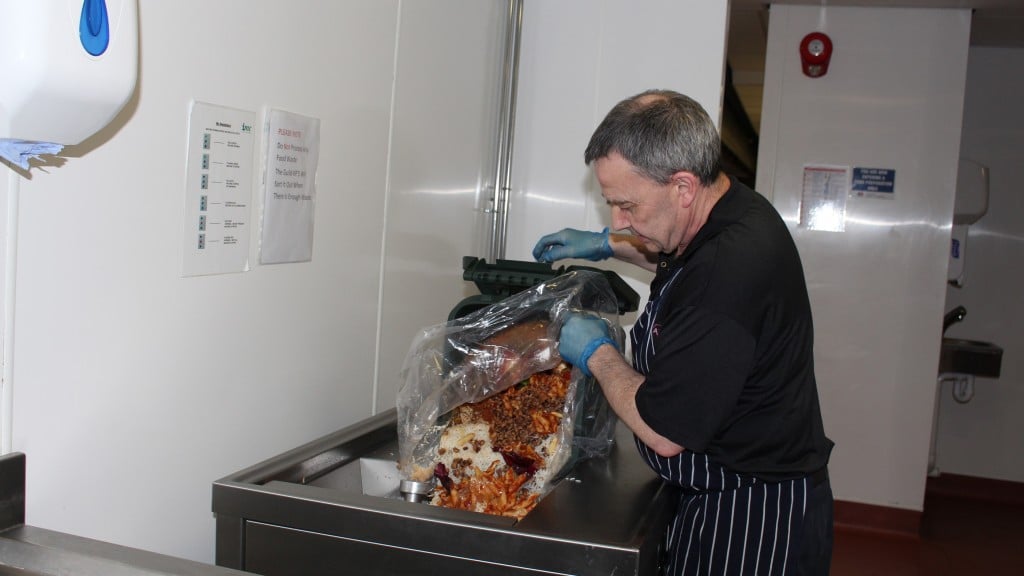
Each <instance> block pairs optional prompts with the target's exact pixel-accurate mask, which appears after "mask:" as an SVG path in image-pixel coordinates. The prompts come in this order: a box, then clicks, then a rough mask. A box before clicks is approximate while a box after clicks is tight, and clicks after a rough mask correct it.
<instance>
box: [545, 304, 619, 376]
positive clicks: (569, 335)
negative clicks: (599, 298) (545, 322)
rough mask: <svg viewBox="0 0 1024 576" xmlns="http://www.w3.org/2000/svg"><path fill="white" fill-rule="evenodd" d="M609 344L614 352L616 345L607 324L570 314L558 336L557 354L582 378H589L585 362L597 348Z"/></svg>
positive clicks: (588, 316)
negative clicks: (581, 374) (578, 371)
mask: <svg viewBox="0 0 1024 576" xmlns="http://www.w3.org/2000/svg"><path fill="white" fill-rule="evenodd" d="M605 344H611V345H612V346H613V347H614V348H615V349H616V350H618V349H619V346H618V344H616V343H615V341H614V340H612V338H611V335H610V334H609V333H608V324H606V323H605V322H604V320H601V319H600V318H598V317H597V316H592V315H589V314H579V313H570V314H569V317H568V319H567V320H566V321H565V324H563V325H562V331H561V332H560V333H559V335H558V352H559V354H561V355H562V358H563V359H564V360H565V361H566V362H568V363H569V364H572V365H573V366H576V367H578V368H579V369H580V371H581V372H583V375H584V376H587V377H589V376H591V373H590V368H588V367H587V361H588V360H590V356H591V355H592V354H593V353H594V351H596V350H597V349H598V348H600V347H601V346H603V345H605Z"/></svg>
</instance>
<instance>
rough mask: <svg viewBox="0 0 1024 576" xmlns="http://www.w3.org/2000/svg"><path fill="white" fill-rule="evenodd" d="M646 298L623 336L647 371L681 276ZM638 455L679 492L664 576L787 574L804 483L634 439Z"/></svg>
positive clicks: (804, 497)
mask: <svg viewBox="0 0 1024 576" xmlns="http://www.w3.org/2000/svg"><path fill="white" fill-rule="evenodd" d="M681 271H682V270H681V269H680V270H676V271H675V274H674V275H673V276H672V277H671V278H670V279H669V280H668V281H667V282H665V283H664V285H663V286H662V287H661V289H660V290H659V291H658V293H657V294H654V293H652V294H651V299H650V301H649V302H648V303H647V306H646V308H645V309H644V312H643V313H642V314H641V315H640V316H639V317H638V318H637V321H636V323H635V324H634V326H633V329H632V331H631V332H630V340H631V342H632V345H633V366H634V368H635V369H636V370H637V371H638V372H640V373H641V374H647V369H648V367H649V366H650V361H651V359H652V358H653V357H654V355H655V354H656V353H657V351H656V350H655V347H654V342H653V339H652V338H651V336H652V334H651V330H650V327H651V326H654V324H655V320H656V319H657V317H658V309H659V307H660V302H661V297H662V295H663V294H665V293H666V291H667V290H669V289H670V287H671V286H672V284H673V283H675V281H676V279H677V278H678V276H679V274H680V272H681ZM636 445H637V448H638V449H639V450H640V455H641V456H642V457H643V459H644V460H645V461H646V462H647V464H648V465H649V466H650V467H651V468H652V469H653V470H654V471H655V472H657V473H658V475H660V476H661V477H662V478H663V479H664V480H665V481H666V482H669V483H671V484H674V485H676V486H679V487H681V488H682V490H681V494H680V499H679V507H678V509H677V510H676V516H675V519H674V520H673V522H672V525H671V526H670V527H669V530H668V533H667V534H666V535H665V538H666V552H667V557H666V559H665V572H664V573H665V574H666V575H669V576H680V575H688V576H689V575H698V574H700V575H712V574H714V575H718V574H721V575H727V574H728V575H733V574H735V575H743V576H747V575H754V574H756V575H762V574H763V575H768V576H775V575H785V574H794V573H795V572H796V564H797V558H796V556H795V555H796V553H797V549H798V546H797V543H799V542H800V541H801V536H802V534H801V532H802V528H803V518H804V512H805V510H806V506H807V496H808V491H809V490H810V489H811V483H810V480H809V479H808V478H801V479H797V480H788V481H784V482H765V481H763V480H758V479H757V478H754V477H752V476H746V475H741V474H736V473H734V472H730V471H729V470H727V469H725V468H723V467H721V466H718V465H717V464H715V463H714V462H712V461H711V460H710V459H709V458H708V457H707V456H706V455H704V454H697V453H694V452H691V451H689V450H684V451H683V452H682V453H680V454H678V455H676V456H673V457H671V458H665V457H663V456H659V455H657V454H656V453H655V452H654V451H653V450H651V449H650V448H648V447H647V445H646V444H644V443H643V442H641V441H640V439H639V438H637V439H636Z"/></svg>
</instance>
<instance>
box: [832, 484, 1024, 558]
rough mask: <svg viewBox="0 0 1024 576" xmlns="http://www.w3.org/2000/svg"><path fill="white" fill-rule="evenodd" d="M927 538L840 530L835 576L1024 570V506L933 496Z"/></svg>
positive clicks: (923, 533) (928, 507)
mask: <svg viewBox="0 0 1024 576" xmlns="http://www.w3.org/2000/svg"><path fill="white" fill-rule="evenodd" d="M921 524H922V527H921V538H920V539H917V538H911V537H906V536H892V535H885V534H880V533H871V532H867V531H861V530H848V529H847V530H839V529H837V531H836V533H835V547H834V549H833V554H832V574H831V576H855V575H856V576H871V575H875V574H878V575H885V576H926V575H927V576H946V575H952V574H957V575H974V574H984V575H991V576H998V575H1002V574H1007V575H1014V576H1016V575H1020V574H1024V505H1021V504H1006V503H999V502H985V501H977V500H967V499H963V498H959V497H955V496H946V495H940V496H937V495H932V494H929V495H928V496H927V498H926V500H925V505H924V514H923V516H922V519H921Z"/></svg>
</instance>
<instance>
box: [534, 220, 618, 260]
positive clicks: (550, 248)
mask: <svg viewBox="0 0 1024 576" xmlns="http://www.w3.org/2000/svg"><path fill="white" fill-rule="evenodd" d="M612 255H613V252H612V247H611V245H610V244H609V243H608V229H607V228H605V229H604V231H603V232H587V231H584V230H574V229H572V228H565V229H564V230H561V231H559V232H555V233H553V234H548V235H547V236H545V237H543V238H541V239H540V240H539V241H538V242H537V245H536V246H534V247H533V258H534V259H535V260H537V261H538V262H554V261H555V260H562V259H565V258H583V259H586V260H594V261H597V260H605V259H607V258H611V257H612Z"/></svg>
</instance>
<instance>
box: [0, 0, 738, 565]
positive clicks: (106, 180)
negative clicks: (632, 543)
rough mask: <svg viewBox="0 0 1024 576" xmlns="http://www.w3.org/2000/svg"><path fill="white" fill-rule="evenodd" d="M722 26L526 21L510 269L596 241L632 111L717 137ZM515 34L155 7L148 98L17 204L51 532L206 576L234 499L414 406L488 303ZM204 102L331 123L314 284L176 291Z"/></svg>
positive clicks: (293, 13) (415, 5) (362, 1)
mask: <svg viewBox="0 0 1024 576" xmlns="http://www.w3.org/2000/svg"><path fill="white" fill-rule="evenodd" d="M726 8H727V6H726V2H725V1H724V0H714V1H707V2H702V3H679V2H671V1H668V0H650V1H646V2H642V3H639V2H635V1H628V0H607V1H604V2H601V3H593V2H585V1H582V0H574V1H572V2H559V3H552V2H529V3H527V6H526V18H525V20H526V23H525V28H526V30H525V31H524V45H525V44H530V46H524V54H523V58H524V62H523V72H522V73H523V78H522V79H521V84H520V98H521V100H520V102H521V106H522V107H521V109H520V112H519V114H518V119H519V122H520V133H519V136H518V138H517V142H516V146H517V148H516V150H517V160H516V162H517V167H516V176H514V180H516V181H517V183H516V184H514V185H515V186H518V187H519V188H518V189H517V190H518V191H517V194H518V196H517V198H516V199H515V202H516V203H517V206H518V207H517V209H516V211H515V212H514V213H513V214H512V222H516V221H517V220H518V221H520V222H528V221H529V222H533V218H535V217H537V216H538V215H543V217H544V218H549V219H547V220H544V221H543V222H538V223H537V226H536V227H535V228H532V229H530V230H524V228H517V229H516V230H515V232H513V231H512V230H510V236H511V235H513V234H515V235H516V236H515V239H512V238H510V245H509V257H512V258H528V253H529V248H530V247H532V244H533V242H534V241H535V239H536V236H539V234H540V233H541V232H547V231H548V228H549V227H552V226H555V225H557V226H562V225H590V224H593V225H594V226H597V225H599V223H600V221H601V220H600V218H601V216H598V215H597V212H598V209H597V207H595V206H594V204H593V202H595V200H594V198H593V196H590V197H586V198H588V199H586V200H584V198H585V194H584V191H585V190H593V187H592V185H591V184H589V183H588V179H589V175H588V174H587V172H586V170H585V169H584V167H583V165H582V160H581V155H582V150H583V146H584V145H585V142H586V139H587V138H588V137H589V134H590V131H591V130H593V128H594V127H595V126H596V124H597V122H598V121H599V119H600V117H601V116H602V115H603V114H604V113H605V112H606V111H607V109H608V108H609V107H610V106H611V105H612V104H613V103H614V102H615V101H616V100H618V99H620V98H622V97H625V96H627V95H630V94H632V93H635V92H638V91H640V90H642V89H644V88H648V87H651V86H662V87H670V88H672V87H674V88H676V89H679V90H682V91H684V92H688V93H690V94H692V95H694V96H695V97H697V99H698V100H700V101H701V102H703V103H704V104H705V106H707V107H708V109H709V111H711V112H712V114H713V115H714V114H715V112H716V111H717V110H718V109H719V108H720V106H719V102H720V99H721V82H722V68H723V59H724V49H723V48H724V44H725V40H724V38H725V18H726ZM504 9H505V2H504V1H502V0H495V1H493V2H491V3H482V2H479V0H431V2H429V3H424V2H419V1H416V2H400V1H398V0H387V1H382V0H344V1H341V2H316V1H313V0H296V1H293V2H287V3H282V2H270V1H269V0H249V1H242V0H230V1H229V0H224V1H221V2H214V3H210V2H200V1H198V0H187V1H184V2H161V1H157V0H141V2H140V20H141V26H140V29H141V76H140V80H139V89H138V93H137V94H136V98H135V100H134V101H133V102H132V103H131V104H130V106H129V108H128V109H127V110H126V111H125V113H124V114H123V115H122V116H121V117H120V118H118V119H117V120H116V121H115V124H114V125H113V127H112V128H111V129H110V130H108V131H106V132H105V133H104V134H103V135H101V136H99V137H97V138H96V139H94V140H93V141H91V142H89V143H87V145H85V146H83V147H81V148H80V149H79V150H77V151H75V150H71V151H70V153H71V155H72V156H73V157H71V158H70V159H69V160H68V161H67V163H66V164H65V165H64V166H61V167H59V168H49V169H46V170H40V169H34V170H33V171H32V178H31V179H30V180H19V187H20V197H21V209H20V234H19V236H18V240H19V246H18V249H19V251H18V266H19V267H18V276H17V282H18V284H17V310H16V322H17V324H16V329H15V335H16V349H15V355H14V358H13V359H10V358H9V359H6V360H7V361H13V362H14V370H15V380H14V391H15V404H14V406H15V408H14V420H13V424H14V437H13V447H14V449H15V450H17V451H23V452H25V453H26V454H27V457H28V502H27V508H28V518H27V520H28V522H29V523H30V524H32V525H35V526H39V527H44V528H49V529H54V530H60V531H65V532H70V533H74V534H79V535H83V536H87V537H90V538H96V539H100V540H107V541H111V542H115V543H118V544H123V545H128V546H135V547H140V548H144V549H148V550H154V551H157V552H162V553H166V554H172V555H176V556H183V557H187V558H192V559H196V560H201V561H212V558H213V545H214V537H213V525H214V523H213V516H212V513H211V512H210V489H211V484H212V482H213V481H214V480H216V479H217V478H219V477H221V476H224V475H226V474H229V473H231V472H234V471H237V470H239V469H241V468H243V467H246V466H249V465H252V464H254V463H256V462H258V461H260V460H262V459H264V458H267V457H270V456H273V455H275V454H278V453H280V452H282V451H284V450H286V449H290V448H292V447H294V446H296V445H299V444H301V443H303V442H306V441H309V440H312V439H314V438H316V437H318V436H321V435H323V434H325V433H328V432H331V431H333V430H336V429H338V428H340V427H343V426H345V425H348V424H351V423H353V422H355V421H357V420H360V419H362V418H365V417H366V416H368V415H369V414H370V413H371V412H373V411H374V410H381V409H384V408H387V407H390V406H391V405H393V402H394V394H395V390H396V388H397V382H396V380H395V378H396V375H397V368H398V364H399V362H400V360H401V358H402V357H403V356H404V353H405V351H406V350H407V349H408V345H409V339H410V338H411V335H412V334H414V333H415V331H416V330H417V329H418V328H419V327H422V326H424V325H426V324H432V323H434V322H436V321H440V320H443V319H444V317H446V316H447V313H448V311H449V310H450V308H451V307H452V306H453V305H454V304H455V303H456V302H457V301H458V300H459V298H461V297H462V296H463V295H464V294H465V293H469V292H471V291H472V289H471V287H468V286H466V285H465V283H463V282H461V257H462V256H464V255H469V254H474V253H479V248H480V246H481V245H482V241H481V239H480V238H479V227H480V224H479V219H480V218H481V215H480V211H481V205H482V204H484V203H485V202H486V199H485V198H483V199H482V198H481V193H480V190H481V189H482V188H486V187H487V184H488V182H487V179H488V177H489V168H486V167H482V166H481V164H482V163H488V164H489V163H490V162H491V160H492V159H491V158H490V150H489V146H490V142H489V141H487V140H488V139H489V137H490V135H491V134H492V133H493V131H494V125H493V121H494V117H493V114H492V111H491V110H490V107H491V106H493V104H494V103H493V97H494V94H495V92H494V91H495V90H496V82H497V65H496V64H492V63H494V62H495V61H496V59H497V57H498V54H499V50H500V48H499V45H500V42H501V39H500V34H501V31H500V30H495V29H494V28H495V26H496V25H497V23H498V22H500V20H501V18H500V15H502V14H503V13H504ZM652 27H653V32H652ZM491 33H493V34H494V36H491V35H490V34H491ZM183 39H184V40H183ZM531 46H532V47H531ZM577 72H579V76H576V74H577ZM192 99H197V100H202V101H206V102H210V103H213V104H219V105H224V106H231V107H236V108H241V109H247V110H253V111H257V112H259V111H260V110H261V109H262V108H263V107H264V106H273V107H279V108H284V109H286V110H289V111H292V112H295V113H299V114H304V115H308V116H314V117H317V118H320V120H321V152H320V165H319V166H320V167H319V174H318V178H317V190H318V191H317V193H318V198H317V204H316V226H315V238H314V247H313V259H312V261H311V262H309V263H304V264H292V265H278V266H258V265H255V264H254V267H253V269H252V270H251V271H249V272H246V273H242V274H226V275H217V276H208V277H189V278H183V277H181V254H180V250H181V248H180V246H181V244H182V242H181V237H180V234H181V233H182V232H181V231H182V223H181V218H182V212H183V207H182V204H183V195H184V186H185V182H184V178H185V152H186V148H185V143H186V131H187V112H188V103H189V102H190V101H191V100H192ZM563 137H564V138H566V139H567V140H564V141H563V140H561V139H562V138H563ZM562 144H564V145H565V148H564V149H563V148H562ZM534 146H536V147H538V148H537V150H533V147H534ZM527 151H529V152H527ZM563 154H566V155H568V156H563ZM546 155H550V160H551V163H550V164H549V165H546V166H540V163H541V162H542V158H544V157H545V156H546ZM518 162H523V163H524V164H525V165H524V166H522V167H520V166H518ZM560 166H561V167H564V169H565V172H560V171H559V167H560ZM4 172H5V176H6V171H4ZM531 174H537V176H535V177H534V176H531ZM518 182H521V183H518ZM8 188H9V186H8V181H7V178H4V179H3V181H2V182H0V192H10V190H9V189H8ZM552 191H553V192H552ZM258 192H259V191H258V190H256V191H254V194H255V198H258ZM549 192H550V193H551V194H552V195H551V196H550V197H548V196H546V194H548V193H549ZM527 194H529V195H530V196H529V201H530V203H531V206H530V208H529V210H524V209H523V203H524V202H525V201H526V200H527ZM556 194H561V195H562V199H557V198H556V196H555V195H556ZM545 198H547V200H545ZM533 203H537V204H539V205H540V206H537V207H534V206H532V204H533ZM552 203H553V204H554V205H561V204H563V203H565V204H568V205H570V206H571V208H570V209H569V210H568V211H567V212H565V213H561V214H560V215H554V214H552V213H551V212H550V211H549V210H548V208H550V206H551V204H552ZM2 204H3V203H0V205H2ZM257 204H258V202H255V201H254V218H255V217H256V213H255V209H256V207H257ZM0 211H2V209H0ZM562 216H564V218H563V217H562ZM254 221H255V220H254ZM532 225H533V224H532V223H531V224H530V226H532ZM549 225H550V226H549ZM254 232H255V229H254ZM252 261H253V262H255V261H256V260H255V244H254V248H253V260H252ZM643 292H644V293H645V291H643ZM7 384H8V385H9V384H10V383H7Z"/></svg>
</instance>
